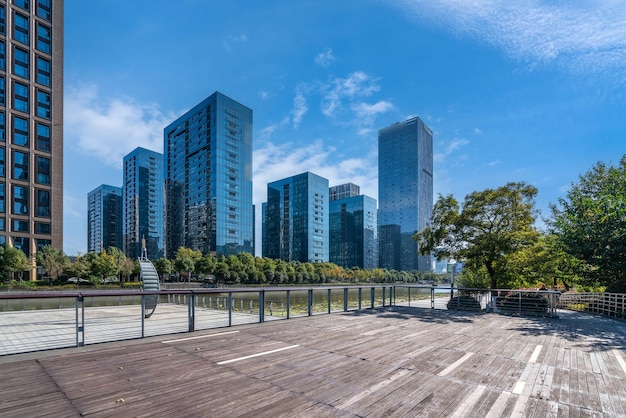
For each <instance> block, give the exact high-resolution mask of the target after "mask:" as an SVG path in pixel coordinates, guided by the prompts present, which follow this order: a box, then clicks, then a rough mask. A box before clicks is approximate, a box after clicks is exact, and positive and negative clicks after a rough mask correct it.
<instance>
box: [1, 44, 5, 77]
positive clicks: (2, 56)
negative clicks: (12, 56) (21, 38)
mask: <svg viewBox="0 0 626 418" xmlns="http://www.w3.org/2000/svg"><path fill="white" fill-rule="evenodd" d="M0 70H6V52H5V45H4V41H0Z"/></svg>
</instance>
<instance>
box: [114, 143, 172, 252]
mask: <svg viewBox="0 0 626 418" xmlns="http://www.w3.org/2000/svg"><path fill="white" fill-rule="evenodd" d="M123 188H124V231H123V236H124V246H123V251H124V254H126V256H127V257H131V258H139V257H141V255H142V253H141V251H142V245H143V243H145V245H146V250H147V255H148V258H149V259H151V260H157V259H159V258H161V257H163V253H164V240H163V230H164V227H163V221H164V218H163V205H164V204H163V154H160V153H158V152H154V151H150V150H147V149H145V148H140V147H139V148H135V150H133V151H132V152H131V153H129V154H128V155H126V156H125V157H124V187H123Z"/></svg>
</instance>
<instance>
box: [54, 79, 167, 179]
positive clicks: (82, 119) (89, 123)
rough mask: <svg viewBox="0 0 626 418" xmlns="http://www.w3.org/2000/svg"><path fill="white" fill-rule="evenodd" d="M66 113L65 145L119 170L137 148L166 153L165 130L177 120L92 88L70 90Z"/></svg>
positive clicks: (150, 106)
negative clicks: (164, 151) (102, 93)
mask: <svg viewBox="0 0 626 418" xmlns="http://www.w3.org/2000/svg"><path fill="white" fill-rule="evenodd" d="M64 113H65V120H64V123H65V126H64V134H65V143H66V144H67V145H68V146H70V147H73V148H78V149H80V150H81V151H82V152H83V153H85V154H88V155H91V156H95V157H97V158H98V159H100V160H102V161H104V162H105V163H106V164H109V165H112V166H115V167H118V168H119V167H121V166H122V160H123V158H124V156H125V155H126V154H128V153H129V152H130V151H132V150H133V149H135V148H137V147H143V148H146V149H150V150H153V151H157V152H163V128H164V127H165V126H167V125H168V124H169V123H170V122H171V121H172V120H173V119H174V116H173V115H171V114H163V113H162V112H161V111H160V110H159V108H158V106H157V105H155V104H150V103H149V104H141V103H137V102H136V101H134V100H132V99H130V98H127V97H117V98H111V97H101V96H100V95H99V92H98V89H97V87H96V86H93V85H92V86H88V87H86V88H82V89H76V88H70V89H68V91H67V92H66V95H65V112H64Z"/></svg>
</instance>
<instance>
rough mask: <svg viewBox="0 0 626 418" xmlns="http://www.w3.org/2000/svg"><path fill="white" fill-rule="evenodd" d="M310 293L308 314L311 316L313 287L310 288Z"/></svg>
mask: <svg viewBox="0 0 626 418" xmlns="http://www.w3.org/2000/svg"><path fill="white" fill-rule="evenodd" d="M308 294H309V301H308V303H307V305H309V307H308V314H309V316H311V315H313V289H309V291H308Z"/></svg>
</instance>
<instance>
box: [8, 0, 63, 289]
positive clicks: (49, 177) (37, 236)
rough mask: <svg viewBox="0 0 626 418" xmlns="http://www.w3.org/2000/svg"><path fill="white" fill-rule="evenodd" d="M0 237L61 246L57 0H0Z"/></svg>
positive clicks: (30, 250) (31, 249)
mask: <svg viewBox="0 0 626 418" xmlns="http://www.w3.org/2000/svg"><path fill="white" fill-rule="evenodd" d="M0 245H10V246H13V247H15V248H18V249H20V250H22V251H23V252H24V253H25V254H26V255H27V256H31V255H33V254H34V253H35V252H36V251H37V250H38V249H39V248H41V247H43V246H45V245H52V246H53V247H54V248H56V249H62V248H63V0H31V1H25V0H20V1H17V0H14V1H10V2H9V1H0ZM33 274H34V273H33ZM31 277H34V276H31Z"/></svg>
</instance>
